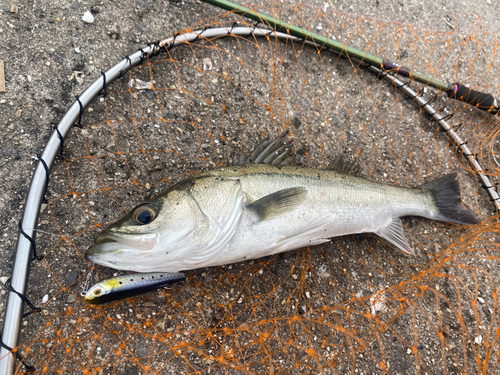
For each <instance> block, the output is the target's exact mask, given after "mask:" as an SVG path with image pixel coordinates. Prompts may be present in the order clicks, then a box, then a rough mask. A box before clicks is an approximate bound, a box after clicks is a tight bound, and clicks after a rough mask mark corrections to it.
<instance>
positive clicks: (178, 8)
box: [0, 0, 500, 325]
mask: <svg viewBox="0 0 500 375" xmlns="http://www.w3.org/2000/svg"><path fill="white" fill-rule="evenodd" d="M306 2H307V3H308V4H311V5H314V6H316V7H318V8H321V9H324V7H325V6H326V5H328V7H329V9H333V10H337V11H340V12H345V13H349V14H353V15H356V16H369V17H372V18H375V19H377V20H387V21H391V22H393V21H394V22H402V23H407V24H410V25H414V26H416V27H418V28H420V29H424V30H431V29H432V30H441V31H449V30H450V23H453V22H454V21H453V15H454V14H457V13H462V12H473V13H475V14H477V15H478V16H480V18H481V20H482V26H483V27H485V28H487V29H489V30H490V31H492V32H497V33H498V32H500V24H499V23H498V19H499V17H500V11H499V9H498V6H497V4H496V3H495V1H490V0H480V1H476V2H466V1H462V2H458V1H453V2H452V1H442V0H441V1H439V0H438V1H430V0H421V1H418V0H406V1H397V2H383V1H378V0H377V1H346V0H340V1H328V2H323V1H315V0H308V1H306ZM11 5H16V6H17V11H16V9H15V8H16V7H14V8H12V10H13V12H12V11H11ZM86 11H90V12H91V14H92V16H93V17H94V20H95V21H94V22H93V23H91V24H89V23H85V22H83V21H82V16H83V15H84V13H85V12H86ZM219 13H222V12H221V11H220V10H219V9H217V8H215V7H213V6H211V5H208V4H205V3H202V2H199V1H194V0H185V1H180V0H179V1H177V0H168V1H165V0H159V1H152V0H122V1H102V0H96V1H87V0H78V1H65V0H58V1H43V0H42V1H40V0H38V1H36V0H23V1H18V2H16V1H14V0H12V1H0V36H1V37H0V59H1V60H3V61H4V66H5V83H6V90H5V92H1V93H0V134H2V136H1V137H0V181H2V184H1V186H2V189H0V223H1V226H2V231H1V234H0V259H2V261H1V262H0V276H1V277H8V276H10V273H11V270H12V265H13V260H14V256H15V251H16V243H17V239H18V231H17V225H18V222H19V220H20V218H21V215H22V213H23V207H24V203H25V199H26V195H27V192H28V189H29V186H30V180H31V175H32V173H33V171H34V168H35V166H36V164H37V161H36V159H35V155H36V154H38V153H40V152H41V151H42V150H43V148H44V146H45V144H46V142H47V140H48V139H49V137H50V136H51V134H52V132H53V125H54V124H56V123H57V122H58V121H59V120H60V119H61V117H62V116H63V114H64V113H65V111H66V109H67V108H68V107H69V106H70V105H71V104H72V103H73V101H74V99H75V95H78V94H79V93H81V92H82V91H83V90H84V89H85V88H86V87H87V86H88V85H89V84H90V83H92V82H93V81H94V80H95V79H97V78H98V77H99V76H100V72H101V70H106V69H108V68H109V67H110V66H112V65H114V64H115V63H116V62H118V61H119V60H120V59H121V58H122V57H123V56H125V55H127V54H130V53H132V52H134V51H136V50H138V48H140V47H142V46H144V45H145V44H146V43H148V42H152V41H156V40H158V39H161V38H162V37H164V36H166V35H169V34H171V33H172V32H173V31H176V30H180V29H181V28H184V27H186V26H188V25H190V24H193V23H195V22H197V21H199V20H201V19H204V18H208V17H211V16H213V15H216V14H219ZM74 72H80V73H77V76H78V79H77V78H76V77H75V74H74ZM61 261H62V262H64V260H63V259H61ZM6 296H7V294H6V292H5V290H4V289H2V290H1V292H0V322H1V323H2V325H3V314H4V312H5V304H6Z"/></svg>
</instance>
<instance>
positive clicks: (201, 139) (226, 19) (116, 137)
mask: <svg viewBox="0 0 500 375" xmlns="http://www.w3.org/2000/svg"><path fill="white" fill-rule="evenodd" d="M255 9H256V10H258V11H260V12H262V13H265V14H268V15H273V16H274V17H276V18H279V19H281V20H283V21H285V22H289V23H291V24H296V25H299V26H301V27H303V28H305V29H309V30H311V31H314V32H317V33H319V34H321V35H325V36H329V37H331V38H333V39H336V40H337V41H341V42H342V43H345V44H347V45H350V46H353V47H355V48H358V49H360V50H362V51H365V52H369V53H371V54H374V55H376V56H380V57H382V58H385V59H390V60H392V61H395V62H397V63H399V64H401V65H404V66H409V67H412V68H414V69H415V70H418V71H420V72H422V73H424V74H427V75H429V76H431V77H434V78H438V79H440V80H443V81H447V82H460V83H463V84H467V85H470V86H471V87H473V88H475V89H477V90H482V91H485V92H490V93H492V94H493V95H494V96H497V97H498V96H500V90H499V87H500V83H499V81H498V77H499V74H498V67H500V64H499V62H498V57H497V52H498V46H497V41H496V36H495V35H493V34H492V33H490V32H489V31H488V30H486V29H484V28H483V27H482V26H481V24H480V20H479V19H478V18H477V17H475V16H472V15H458V16H457V17H458V18H459V19H460V23H459V24H460V25H465V28H463V29H461V30H459V29H455V30H454V31H451V32H448V33H440V32H432V31H431V32H429V31H422V30H419V29H416V28H414V27H412V26H408V25H403V24H397V23H387V22H380V21H374V20H370V19H366V18H355V17H352V16H346V15H344V14H340V13H332V12H330V13H324V12H321V11H318V10H317V9H314V8H310V7H307V6H304V5H301V6H290V5H285V4H282V3H273V4H270V5H268V6H267V7H256V8H255ZM234 21H237V22H239V23H240V25H250V26H253V24H249V23H247V21H246V20H245V19H244V18H240V17H238V16H234V15H231V14H224V15H221V16H220V17H216V18H214V19H210V20H205V21H203V22H200V24H198V25H193V26H192V27H191V28H190V30H194V29H197V28H201V27H227V28H228V29H230V28H231V27H232V26H233V23H234ZM462 27H463V26H462ZM181 33H182V32H181ZM208 61H210V63H211V65H212V70H209V68H208V67H207V64H208ZM204 64H205V66H204ZM137 79H139V80H142V81H144V82H146V83H150V84H151V88H150V89H146V90H140V89H138V88H135V86H134V84H135V83H136V82H138V81H135V80H137ZM411 85H412V87H414V88H416V89H418V91H420V92H421V93H422V95H423V96H424V97H427V98H428V99H429V100H430V99H431V98H432V97H434V96H435V95H436V91H435V90H434V89H431V88H428V87H425V85H422V84H415V83H411ZM108 92H109V93H108V95H107V97H106V98H103V99H101V100H99V99H97V100H96V101H95V102H94V103H93V104H92V105H91V106H90V108H88V109H87V110H86V111H85V113H84V116H83V120H82V123H83V125H84V127H83V129H74V130H73V131H72V133H71V134H70V136H69V139H68V140H67V141H66V142H65V160H63V161H61V162H59V163H57V164H56V165H55V166H54V168H53V171H52V174H51V180H50V184H49V189H48V195H47V198H48V199H49V203H48V204H47V205H46V206H44V209H43V212H42V213H41V217H40V225H39V227H38V229H40V230H41V231H43V232H39V233H38V234H37V243H38V246H39V248H41V249H43V250H44V252H45V258H44V260H43V261H42V262H37V263H36V264H34V265H33V267H32V270H31V274H30V280H29V288H28V297H29V298H30V299H31V300H32V301H38V305H40V304H41V305H42V309H43V311H42V312H41V313H40V314H34V315H32V316H30V317H29V319H28V320H29V322H28V324H27V325H25V326H23V329H22V333H21V344H20V346H19V347H18V348H17V349H16V350H17V351H18V352H19V353H21V355H22V356H23V357H24V358H25V360H26V362H27V363H29V364H31V365H35V366H36V370H37V371H38V372H41V373H68V374H69V373H82V372H83V373H85V374H97V373H103V374H124V373H127V374H138V373H154V372H157V373H162V374H163V373H170V372H174V373H199V374H201V373H204V374H205V373H216V374H223V373H228V374H240V373H271V374H292V373H293V374H308V373H311V374H312V373H318V372H321V371H323V372H324V373H348V372H351V373H371V372H376V373H379V372H388V373H424V372H425V373H436V372H451V373H465V372H477V373H479V372H482V373H493V372H495V371H498V361H499V350H500V347H499V345H498V339H499V337H500V326H499V318H498V302H497V293H498V288H499V286H500V274H499V272H498V269H499V266H500V262H499V260H500V259H499V253H498V251H499V250H500V249H499V243H500V241H499V236H500V228H499V225H498V220H497V219H498V216H497V212H496V211H495V208H494V205H493V204H492V203H491V202H490V201H489V200H488V197H487V195H486V193H485V192H484V190H483V189H481V187H480V184H479V182H478V180H477V179H476V177H475V176H474V173H473V171H471V168H470V167H469V165H468V163H467V162H466V160H465V159H463V158H462V156H461V155H460V154H458V153H457V152H456V146H455V145H453V144H452V143H451V141H449V139H448V137H447V135H446V134H445V133H443V132H441V131H439V128H438V127H437V126H436V123H435V122H432V121H431V120H430V119H429V117H427V115H426V114H425V113H424V112H423V111H421V110H420V109H419V107H418V106H417V105H416V104H415V103H413V102H412V100H408V98H406V97H405V96H404V95H403V94H401V93H400V92H399V91H398V90H397V89H396V88H395V87H391V86H390V85H388V84H387V83H385V82H383V81H381V80H379V79H377V78H376V77H375V76H374V75H372V74H370V73H369V72H368V71H366V70H365V69H362V68H361V67H360V66H358V65H357V64H356V63H353V62H352V61H350V60H349V59H345V58H341V57H339V56H337V55H335V54H333V53H331V52H328V51H321V52H320V51H318V50H317V49H316V48H315V47H311V46H308V45H306V44H305V43H302V42H295V43H294V42H291V41H290V40H288V41H287V40H285V41H279V40H278V39H277V38H275V37H267V38H256V37H254V36H250V37H247V38H243V37H238V36H235V35H231V36H229V37H224V38H222V37H221V38H213V39H206V38H203V37H201V38H200V39H199V40H197V41H196V42H193V43H186V44H184V45H182V46H179V47H176V48H174V49H172V50H170V51H166V50H165V51H164V53H163V54H161V55H160V56H158V57H156V58H154V59H153V58H151V59H147V60H145V61H144V64H142V65H141V66H138V67H136V68H134V69H132V70H131V71H130V74H128V75H127V76H125V77H124V78H122V79H121V80H118V81H116V82H113V83H112V84H110V85H109V86H108ZM433 105H434V106H435V108H437V109H440V111H441V112H442V113H443V114H451V113H454V116H453V117H452V118H451V120H450V124H451V125H453V126H454V129H455V130H456V131H457V132H458V133H459V134H460V136H462V137H463V138H464V139H465V140H467V142H468V145H469V146H470V148H471V150H472V151H473V152H474V153H475V154H476V155H477V158H478V160H479V161H480V162H481V163H482V166H483V168H487V169H488V173H489V175H490V176H491V177H492V179H493V180H494V181H496V178H497V176H498V174H499V165H500V164H499V163H500V156H499V155H498V153H499V152H500V145H499V140H500V138H499V136H498V133H499V129H500V128H499V127H498V119H497V118H496V117H495V116H492V115H491V114H486V113H482V112H480V111H478V110H476V109H474V108H472V107H470V106H469V105H467V104H464V103H461V102H454V101H452V100H450V99H447V98H446V97H445V96H444V95H442V94H441V95H440V96H439V98H438V100H437V101H436V102H434V103H433ZM287 129H288V130H289V131H290V133H291V136H293V138H294V139H295V142H294V149H293V152H294V155H295V159H296V160H297V162H299V163H302V164H304V165H308V166H310V167H316V168H322V167H323V166H325V165H326V164H328V163H329V162H330V161H331V160H332V159H333V158H334V157H335V156H337V155H343V156H344V157H345V158H347V159H351V160H353V161H356V162H357V163H358V164H360V166H361V169H362V173H363V174H364V175H365V176H367V177H368V178H371V179H373V180H377V181H381V182H385V183H390V184H398V185H401V186H416V185H418V184H422V183H425V182H427V181H430V180H432V179H434V178H437V177H439V176H442V175H443V174H446V173H450V172H457V173H458V175H459V179H460V184H461V188H462V192H463V193H462V194H463V199H464V201H465V202H466V203H468V204H469V205H470V206H471V207H473V209H474V210H475V211H477V212H478V213H479V214H480V216H481V218H482V220H483V223H482V224H480V225H477V226H474V227H461V226H458V225H452V224H448V223H441V222H434V221H430V220H426V219H420V218H407V219H404V220H403V222H404V226H405V231H406V235H407V238H408V241H409V243H410V244H411V245H412V247H413V249H415V251H416V253H417V255H416V256H415V257H412V256H407V255H405V254H403V253H402V252H400V251H399V250H397V249H396V248H395V247H394V246H392V245H390V244H388V243H387V242H385V241H383V240H380V239H379V238H378V237H376V236H374V235H355V236H346V237H340V238H334V239H333V240H332V242H331V243H328V244H325V245H322V246H316V247H311V248H305V249H299V250H296V251H291V252H287V253H283V254H279V255H276V256H272V257H268V258H264V259H258V260H255V261H249V262H244V263H238V264H232V265H227V266H223V267H215V268H210V269H200V270H195V271H190V272H187V276H188V279H187V281H186V282H184V283H180V284H177V285H173V286H170V287H168V288H164V289H161V290H159V291H156V292H152V293H149V294H146V295H143V296H139V297H135V298H130V299H127V300H124V301H118V302H115V303H110V304H107V305H104V306H101V307H94V306H89V305H87V304H86V303H85V302H84V301H83V298H82V297H81V292H82V290H85V289H86V287H88V286H89V285H91V284H94V283H95V282H97V281H100V280H102V279H104V278H109V277H112V276H113V274H114V272H116V271H114V270H111V269H107V268H104V267H96V268H93V267H92V265H90V264H88V263H87V262H86V260H85V259H84V253H85V251H86V249H87V248H88V247H89V246H90V245H91V244H92V243H93V239H94V238H95V236H96V235H97V234H98V233H99V232H100V231H101V230H102V229H103V228H104V227H106V226H107V225H108V224H110V223H112V222H114V221H115V220H117V219H119V218H120V217H121V216H123V215H124V214H125V213H126V212H127V211H129V210H130V209H132V208H133V207H135V206H136V205H137V204H139V203H142V202H144V201H145V200H147V199H148V198H150V197H152V196H155V195H156V194H158V193H160V192H162V191H164V190H165V189H166V188H167V187H168V186H171V185H172V184H174V183H176V182H178V181H180V180H181V179H183V178H185V177H186V176H188V175H190V174H191V173H193V172H197V171H201V170H206V169H210V168H215V167H219V166H223V165H226V164H227V163H229V162H230V161H231V160H232V158H234V157H238V156H239V155H240V153H241V152H242V151H243V152H245V153H248V152H249V151H251V150H252V149H253V148H254V147H255V146H256V145H257V144H258V143H259V142H260V141H261V140H262V138H263V137H265V136H271V137H273V136H276V135H278V134H280V133H282V132H283V131H285V130H287ZM115 275H116V273H115ZM44 296H45V298H48V300H47V301H46V302H44V303H43V304H42V302H41V301H42V300H44V299H43V298H44ZM44 301H45V300H44ZM21 370H22V367H21V366H19V368H18V371H21Z"/></svg>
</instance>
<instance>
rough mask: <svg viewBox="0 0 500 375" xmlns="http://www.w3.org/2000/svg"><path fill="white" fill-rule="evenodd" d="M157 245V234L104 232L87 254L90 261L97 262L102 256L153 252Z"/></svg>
mask: <svg viewBox="0 0 500 375" xmlns="http://www.w3.org/2000/svg"><path fill="white" fill-rule="evenodd" d="M155 243H156V233H140V234H137V233H134V234H129V233H121V232H111V233H110V232H104V233H101V234H100V235H99V236H97V238H96V239H95V244H94V245H93V246H91V247H90V248H89V249H88V250H87V252H86V253H85V257H86V258H87V259H88V260H90V261H95V260H96V259H97V258H98V257H99V256H100V255H104V254H108V253H121V252H133V251H147V250H151V249H152V248H153V247H154V245H155Z"/></svg>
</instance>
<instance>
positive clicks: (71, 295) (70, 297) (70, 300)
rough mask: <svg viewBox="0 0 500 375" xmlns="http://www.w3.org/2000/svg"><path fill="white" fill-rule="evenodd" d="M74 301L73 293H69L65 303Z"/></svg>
mask: <svg viewBox="0 0 500 375" xmlns="http://www.w3.org/2000/svg"><path fill="white" fill-rule="evenodd" d="M75 301H76V296H75V295H74V294H70V295H69V296H68V299H67V300H66V302H67V303H73V302H75Z"/></svg>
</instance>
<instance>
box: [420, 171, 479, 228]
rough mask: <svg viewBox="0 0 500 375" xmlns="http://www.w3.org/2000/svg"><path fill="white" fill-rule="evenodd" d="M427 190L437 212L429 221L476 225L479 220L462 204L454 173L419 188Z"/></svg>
mask: <svg viewBox="0 0 500 375" xmlns="http://www.w3.org/2000/svg"><path fill="white" fill-rule="evenodd" d="M419 188H421V189H428V190H430V191H431V192H432V194H433V196H434V201H435V204H436V208H437V210H438V212H437V213H436V214H434V215H432V216H429V218H430V219H434V220H440V221H449V222H452V223H458V224H477V223H479V222H480V221H481V220H480V219H479V217H478V216H477V214H476V213H475V212H474V211H472V210H471V209H470V208H469V207H467V206H465V205H464V204H463V203H462V199H461V197H460V185H459V183H458V180H457V175H456V173H451V174H448V175H446V176H443V177H441V178H438V179H436V180H434V181H431V182H428V183H426V184H424V185H421V186H419Z"/></svg>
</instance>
